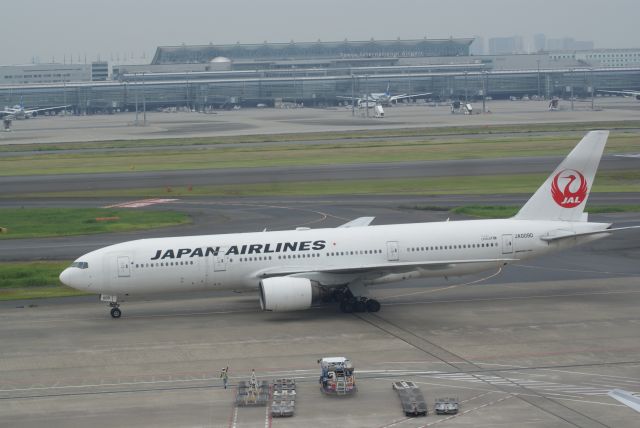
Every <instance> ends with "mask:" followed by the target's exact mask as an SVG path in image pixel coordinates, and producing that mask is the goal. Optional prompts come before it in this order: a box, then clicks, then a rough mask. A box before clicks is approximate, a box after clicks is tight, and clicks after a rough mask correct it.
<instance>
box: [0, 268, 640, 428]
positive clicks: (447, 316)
mask: <svg viewBox="0 0 640 428" xmlns="http://www.w3.org/2000/svg"><path fill="white" fill-rule="evenodd" d="M521 274H522V275H524V276H527V275H530V273H529V272H528V271H523V272H521ZM529 278H531V277H529ZM639 278H640V275H637V274H636V275H635V276H632V277H627V276H625V277H620V278H609V279H607V281H606V282H604V281H602V280H601V279H588V280H584V279H583V280H566V281H542V282H536V281H533V282H532V281H526V282H507V283H492V282H491V281H490V280H488V281H486V282H485V283H479V284H474V285H464V284H465V283H466V282H465V281H455V282H450V283H448V284H442V285H439V286H438V285H432V286H427V287H425V286H423V285H422V284H420V283H419V282H412V283H411V284H408V287H403V288H397V287H387V288H382V289H379V290H375V291H374V295H375V296H376V297H377V298H379V299H380V300H381V301H382V303H383V307H382V310H381V312H379V313H378V314H375V315H373V314H359V315H353V314H352V315H347V314H341V313H339V312H338V311H337V309H336V308H335V307H333V306H326V307H317V308H314V309H312V310H309V311H306V312H297V313H263V312H260V311H259V309H258V304H257V296H256V295H254V294H248V295H239V296H230V295H229V294H228V293H220V294H219V295H216V293H202V294H200V295H195V296H191V297H189V296H183V297H180V298H178V299H176V300H167V299H165V300H156V301H152V302H140V303H134V302H130V303H125V304H124V316H123V318H121V319H119V320H112V319H110V318H109V316H108V311H107V308H106V307H105V306H104V305H103V304H100V303H98V302H97V301H93V302H88V301H86V298H79V299H56V300H45V301H37V302H33V301H32V302H11V303H2V304H0V337H1V338H2V344H3V345H2V347H1V348H0V357H1V361H2V364H1V365H0V426H2V427H14V426H20V427H40V426H47V427H68V426H92V427H96V428H97V427H112V426H138V427H165V426H166V427H174V426H206V427H227V426H228V427H231V426H234V427H263V426H276V427H278V426H280V427H310V426H314V427H334V426H343V427H389V426H397V425H400V426H403V427H417V426H425V424H427V426H429V425H431V424H435V423H438V424H440V423H441V424H442V425H443V426H451V427H467V426H473V427H496V426H516V425H518V426H535V427H549V428H557V427H572V426H580V427H634V426H637V425H636V424H637V413H635V412H634V411H633V410H631V409H629V408H627V407H624V406H623V405H621V404H619V403H617V402H616V401H614V400H612V399H611V398H609V397H608V396H607V395H606V393H607V391H608V390H610V389H613V388H622V389H626V390H631V391H636V392H637V391H639V390H640V359H638V355H639V352H640V340H639V339H640V333H639V331H640V329H639V328H638V326H639V325H640V317H639V315H638V311H637V307H638V304H639V303H640V301H639V298H640V294H639V291H638V287H637V284H638V279H639ZM336 355H346V356H349V357H350V358H351V359H352V360H353V361H354V364H355V366H356V374H357V385H358V392H357V393H356V394H355V396H353V397H345V398H337V397H328V396H324V395H323V394H322V393H321V392H320V390H319V387H318V376H319V369H318V365H317V363H316V360H317V359H318V358H320V357H322V356H336ZM226 366H229V367H230V373H231V378H230V383H231V388H229V389H227V390H225V389H223V388H222V382H221V380H220V379H219V377H218V374H219V371H220V369H221V368H222V367H226ZM251 369H255V370H256V373H257V375H258V378H259V379H264V380H271V379H274V378H279V377H295V378H296V382H297V386H298V387H297V392H298V398H297V405H296V415H295V416H294V417H292V418H289V419H274V420H269V418H268V413H267V412H268V408H264V407H262V408H252V409H247V408H239V409H236V408H235V407H234V405H233V400H234V394H235V392H234V386H235V385H236V384H237V382H238V381H240V380H245V379H247V378H248V376H249V374H250V373H251ZM395 380H411V381H413V382H415V383H417V384H418V385H419V386H420V387H421V388H422V390H423V392H424V395H425V396H426V398H427V401H428V404H429V409H430V412H432V410H433V402H434V400H435V398H437V397H445V396H454V397H457V398H458V399H459V400H460V402H461V403H462V405H461V406H462V407H461V412H460V413H459V414H458V415H457V416H453V417H450V416H437V415H434V414H430V415H429V416H427V417H426V418H416V419H410V418H407V417H405V416H404V414H403V412H402V408H401V406H400V402H399V400H398V398H397V396H396V394H395V393H394V392H393V391H392V389H391V384H392V382H393V381H395Z"/></svg>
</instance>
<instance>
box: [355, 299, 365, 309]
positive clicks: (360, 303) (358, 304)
mask: <svg viewBox="0 0 640 428" xmlns="http://www.w3.org/2000/svg"><path fill="white" fill-rule="evenodd" d="M353 309H354V312H365V311H366V310H367V304H366V303H365V302H364V301H362V300H356V302H355V304H354V305H353Z"/></svg>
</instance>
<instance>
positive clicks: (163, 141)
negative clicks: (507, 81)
mask: <svg viewBox="0 0 640 428" xmlns="http://www.w3.org/2000/svg"><path fill="white" fill-rule="evenodd" d="M636 128H640V121H623V122H615V121H613V122H611V121H610V122H583V123H581V122H576V123H528V124H517V125H481V126H442V127H431V128H405V129H378V130H357V131H338V132H336V131H331V132H306V133H290V134H256V135H239V136H217V137H198V138H155V139H154V138H150V139H141V140H113V141H95V142H75V143H45V144H42V143H38V144H14V145H4V146H0V152H21V151H56V150H82V149H103V148H124V147H138V148H145V147H163V146H165V147H166V146H182V147H185V146H206V145H218V144H251V143H268V142H295V141H322V140H335V139H345V140H349V139H352V140H359V139H365V138H376V137H386V138H388V137H424V136H452V135H454V136H455V135H460V136H465V135H473V134H480V135H482V134H486V135H494V134H501V133H510V134H511V133H513V134H528V133H532V132H537V133H540V132H570V131H588V130H592V129H612V130H621V131H623V130H625V129H630V130H633V129H636Z"/></svg>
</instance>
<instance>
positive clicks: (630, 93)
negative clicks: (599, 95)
mask: <svg viewBox="0 0 640 428" xmlns="http://www.w3.org/2000/svg"><path fill="white" fill-rule="evenodd" d="M598 92H604V93H605V94H620V95H628V96H630V97H640V91H602V90H598Z"/></svg>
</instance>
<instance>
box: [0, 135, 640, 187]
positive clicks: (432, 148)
mask: <svg viewBox="0 0 640 428" xmlns="http://www.w3.org/2000/svg"><path fill="white" fill-rule="evenodd" d="M187 141H191V140H187ZM576 142H577V139H576V137H575V136H574V135H563V136H559V135H556V136H549V135H536V136H528V135H526V134H525V135H521V134H518V135H503V136H479V137H478V136H476V137H471V138H454V139H451V138H439V137H438V136H437V135H432V134H427V136H425V135H423V136H422V138H416V140H414V141H406V140H401V141H393V140H390V141H361V140H354V141H346V142H332V143H317V144H286V143H285V142H283V143H282V144H277V145H269V146H251V145H246V144H238V145H236V146H232V147H215V146H203V147H199V148H198V147H196V148H193V147H191V148H189V149H183V148H181V147H177V148H169V147H167V148H165V149H162V150H146V149H145V147H140V145H139V144H140V143H139V142H137V141H136V142H130V144H129V146H128V147H137V148H139V150H135V151H132V152H103V153H64V152H61V153H48V154H41V155H37V154H31V153H25V154H24V155H18V156H11V157H5V158H0V176H10V175H39V174H71V173H114V172H127V171H171V170H188V169H213V168H239V167H242V168H253V167H273V166H293V165H295V166H304V165H327V164H349V163H375V162H406V161H420V160H443V159H480V158H504V157H526V156H544V155H566V154H567V153H568V152H569V151H570V150H571V149H572V148H573V147H574V146H575V144H576ZM638 151H640V134H639V133H637V132H630V133H614V134H612V135H611V137H610V138H609V143H608V145H607V153H618V152H638Z"/></svg>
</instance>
